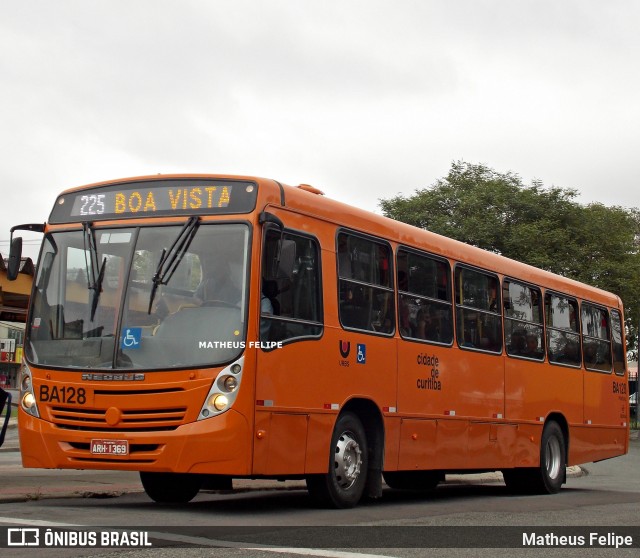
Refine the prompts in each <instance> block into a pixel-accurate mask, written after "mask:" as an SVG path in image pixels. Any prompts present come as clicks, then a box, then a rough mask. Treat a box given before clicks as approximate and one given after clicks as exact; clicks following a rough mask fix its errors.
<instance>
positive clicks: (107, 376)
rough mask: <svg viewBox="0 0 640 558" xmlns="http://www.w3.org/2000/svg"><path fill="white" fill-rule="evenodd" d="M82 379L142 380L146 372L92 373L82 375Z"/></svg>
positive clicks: (104, 380) (97, 380)
mask: <svg viewBox="0 0 640 558" xmlns="http://www.w3.org/2000/svg"><path fill="white" fill-rule="evenodd" d="M82 379H83V380H86V381H88V382H142V381H144V374H92V373H86V374H83V375H82Z"/></svg>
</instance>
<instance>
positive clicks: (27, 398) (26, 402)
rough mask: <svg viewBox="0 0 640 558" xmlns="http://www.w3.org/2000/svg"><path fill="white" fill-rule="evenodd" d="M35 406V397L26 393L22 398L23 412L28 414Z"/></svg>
mask: <svg viewBox="0 0 640 558" xmlns="http://www.w3.org/2000/svg"><path fill="white" fill-rule="evenodd" d="M35 406H36V396H35V395H33V393H32V392H30V391H28V392H27V393H25V394H24V396H23V397H22V407H23V408H24V410H25V411H27V412H29V411H30V410H31V409H32V408H33V407H35Z"/></svg>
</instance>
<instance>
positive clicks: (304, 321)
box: [260, 229, 323, 341]
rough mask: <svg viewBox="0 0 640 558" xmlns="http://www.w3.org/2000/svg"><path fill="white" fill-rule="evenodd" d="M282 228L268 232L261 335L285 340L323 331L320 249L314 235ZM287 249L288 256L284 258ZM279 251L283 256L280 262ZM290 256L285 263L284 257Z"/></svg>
mask: <svg viewBox="0 0 640 558" xmlns="http://www.w3.org/2000/svg"><path fill="white" fill-rule="evenodd" d="M280 241H281V238H280V231H276V230H274V229H269V230H267V231H266V233H265V240H264V252H263V266H262V267H263V277H262V291H261V293H260V298H261V304H260V306H261V311H260V338H261V339H262V340H263V341H286V340H290V339H298V338H300V339H302V338H308V337H317V336H319V335H321V334H322V328H323V316H322V283H321V276H320V250H319V248H318V243H317V241H316V240H315V239H314V238H311V237H306V236H302V235H298V234H294V233H289V232H285V234H284V235H283V237H282V248H280ZM285 251H286V258H285ZM278 254H279V255H280V257H281V261H280V265H279V266H278V265H277V264H278V262H277V258H278ZM285 259H287V260H288V262H287V263H286V265H283V261H284V260H285Z"/></svg>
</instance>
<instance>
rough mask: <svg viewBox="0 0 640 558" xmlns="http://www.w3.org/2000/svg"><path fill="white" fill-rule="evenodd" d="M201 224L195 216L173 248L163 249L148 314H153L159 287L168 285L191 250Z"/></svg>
mask: <svg viewBox="0 0 640 558" xmlns="http://www.w3.org/2000/svg"><path fill="white" fill-rule="evenodd" d="M199 224H200V218H199V217H198V216H197V215H194V216H192V217H190V218H189V220H188V221H187V222H186V223H185V224H184V226H183V227H182V230H181V231H180V232H179V233H178V236H177V237H176V239H175V240H174V241H173V244H172V245H171V247H170V248H169V249H168V250H167V249H166V248H163V249H162V254H161V256H160V261H159V262H158V266H157V267H156V272H155V273H154V275H153V279H151V281H152V282H153V285H152V287H151V295H150V296H149V310H148V311H147V314H151V307H152V306H153V299H154V298H155V296H156V291H157V290H158V286H159V285H166V284H167V283H168V282H169V281H171V276H172V275H173V273H174V272H175V270H176V269H177V267H178V266H179V265H180V262H181V261H182V258H183V257H184V255H185V253H186V252H187V250H188V249H189V245H190V244H191V241H192V240H193V237H194V236H195V235H196V231H197V230H198V226H199Z"/></svg>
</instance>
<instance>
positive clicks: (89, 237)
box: [82, 221, 107, 321]
mask: <svg viewBox="0 0 640 558" xmlns="http://www.w3.org/2000/svg"><path fill="white" fill-rule="evenodd" d="M82 231H83V233H84V264H85V267H86V271H87V289H89V290H90V291H93V295H92V297H91V321H93V318H94V317H95V315H96V309H97V308H98V300H99V299H100V293H101V292H102V281H103V280H104V270H105V267H106V265H107V257H106V256H105V257H104V259H103V260H102V265H100V266H99V262H98V248H97V247H96V237H95V233H94V231H93V228H92V227H91V223H89V222H88V221H85V222H84V223H82ZM87 247H88V252H89V262H87ZM98 266H99V267H98Z"/></svg>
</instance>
